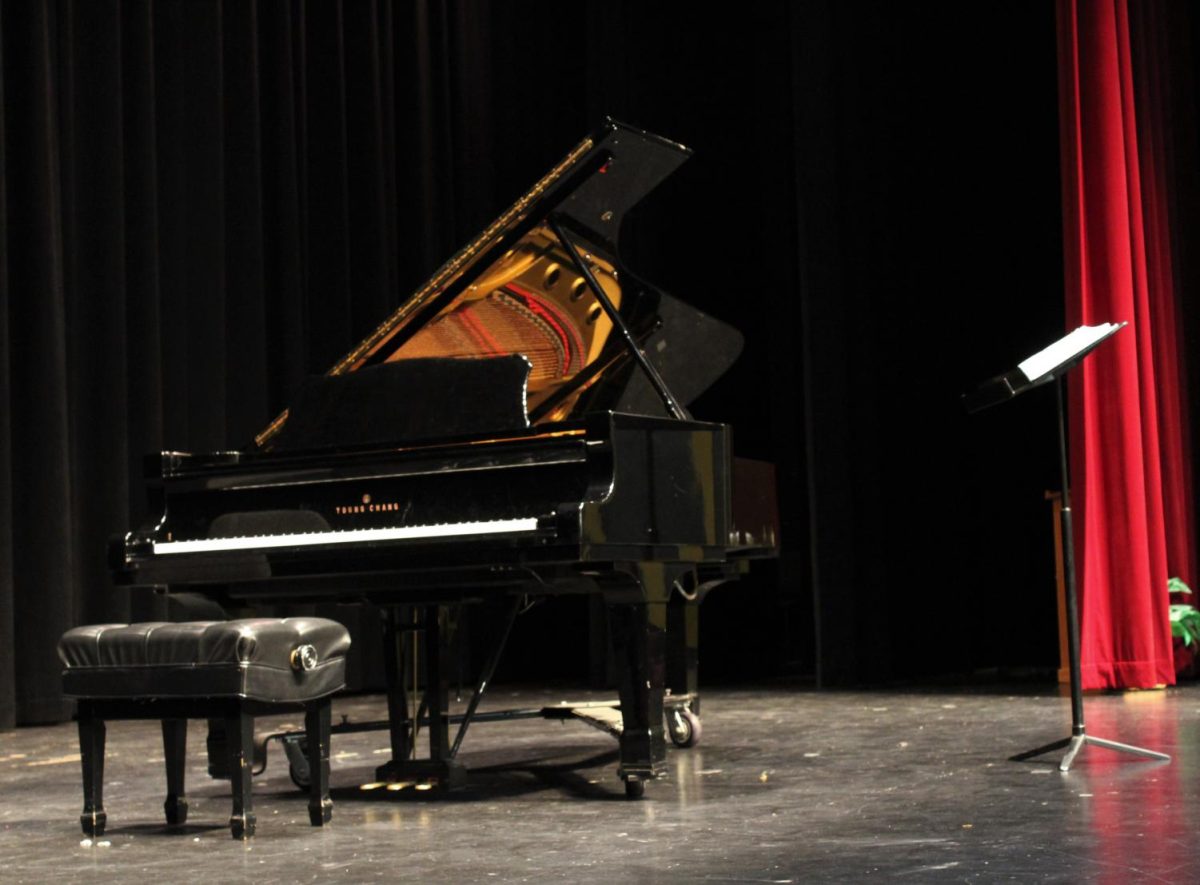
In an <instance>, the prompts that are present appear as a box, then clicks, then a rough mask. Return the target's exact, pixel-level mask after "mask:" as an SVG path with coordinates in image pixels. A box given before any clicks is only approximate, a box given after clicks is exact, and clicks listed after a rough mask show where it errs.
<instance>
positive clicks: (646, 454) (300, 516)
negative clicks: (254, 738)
mask: <svg viewBox="0 0 1200 885" xmlns="http://www.w3.org/2000/svg"><path fill="white" fill-rule="evenodd" d="M687 155H688V151H687V149H686V148H683V147H682V146H680V145H677V144H674V143H672V142H669V141H666V140H664V139H661V138H658V137H656V136H653V135H649V134H647V133H644V132H641V131H638V130H634V129H631V128H629V127H626V126H623V125H621V124H617V123H613V122H609V123H606V125H605V126H604V127H602V129H601V130H600V131H598V132H597V133H596V134H594V135H593V136H591V137H590V138H588V139H585V140H584V141H583V142H582V143H580V144H579V145H578V146H576V147H575V148H574V149H573V150H572V151H571V152H570V153H569V154H568V155H567V157H566V158H565V159H564V160H563V161H562V162H561V163H559V164H558V165H557V166H555V167H554V169H552V170H551V171H550V172H549V173H548V174H547V175H546V176H545V177H544V178H543V179H542V180H541V181H539V182H538V183H537V184H536V185H534V187H533V188H532V189H531V190H530V191H529V192H528V193H526V194H525V195H524V196H522V197H521V198H520V199H519V200H518V201H517V202H516V203H515V204H514V205H513V206H512V207H510V208H509V209H508V210H507V211H506V212H505V213H504V214H503V215H502V216H501V217H500V218H499V219H498V220H497V221H496V222H495V223H493V224H492V225H491V226H490V227H488V228H487V230H485V231H484V232H483V233H482V234H481V235H480V236H479V237H477V238H476V239H475V240H474V241H473V242H471V243H470V244H468V245H467V246H466V247H465V248H464V249H462V250H461V251H460V252H459V253H458V254H457V255H455V256H454V257H453V258H452V259H451V260H450V261H448V262H447V263H446V264H445V265H443V266H442V267H441V268H440V269H439V270H438V271H437V272H436V273H435V274H434V276H433V277H432V278H431V279H430V280H429V281H428V282H427V283H426V284H425V285H424V286H422V287H421V289H420V290H418V291H417V292H416V293H415V294H414V295H413V296H412V297H411V298H409V299H408V300H407V301H405V302H404V303H403V304H402V305H401V306H400V308H399V309H398V310H397V311H396V312H395V313H394V314H393V315H392V316H391V317H389V318H388V319H387V320H386V321H385V322H384V323H383V324H382V325H381V326H380V327H379V328H378V329H376V330H375V331H374V332H373V333H372V334H371V335H369V336H368V337H367V338H366V339H365V340H364V341H363V342H362V343H361V344H360V345H359V346H357V347H356V348H354V349H353V350H352V351H351V352H350V353H348V354H347V355H346V356H345V357H344V358H343V359H342V360H340V361H339V362H338V363H337V365H335V366H334V367H333V368H332V370H331V371H330V373H329V374H328V375H327V376H324V377H323V378H318V379H310V381H309V382H308V384H307V385H306V386H305V388H304V389H303V390H302V391H301V393H300V395H299V396H298V397H297V399H296V400H295V401H294V402H293V404H292V407H291V409H289V411H287V412H284V413H283V414H281V415H280V416H279V417H278V418H276V419H275V420H274V421H273V422H272V423H271V424H270V425H269V426H268V427H266V428H265V429H264V430H263V432H262V433H260V434H259V435H258V436H257V437H256V439H255V442H254V445H252V446H250V447H248V448H247V449H246V450H243V451H231V452H220V453H215V454H184V453H179V452H166V453H163V454H162V455H161V456H157V457H155V458H154V459H151V460H150V461H149V462H148V469H147V479H148V481H149V484H150V498H151V507H152V518H151V520H150V521H149V522H148V523H147V525H146V526H145V527H143V528H140V529H136V530H134V531H131V532H130V533H128V534H127V535H126V536H125V537H123V538H119V539H115V540H114V543H113V548H112V553H111V558H112V565H113V570H114V574H115V576H116V579H117V581H118V582H119V583H122V584H128V585H139V586H153V587H159V588H163V589H164V590H166V591H168V592H171V591H176V590H188V591H192V592H200V593H204V594H207V595H209V596H211V597H213V598H214V599H217V600H220V601H233V602H238V603H241V602H245V601H284V600H318V599H332V600H338V601H362V602H364V603H367V604H371V605H376V606H379V607H380V608H381V609H382V610H383V612H384V614H385V619H386V624H387V628H388V635H387V639H386V646H385V658H386V659H387V668H388V673H387V679H388V692H389V722H388V723H387V726H388V727H389V728H390V732H391V747H392V760H391V762H390V763H389V764H388V765H385V766H384V767H383V769H381V771H380V774H379V776H380V778H381V779H413V778H414V777H419V778H424V779H428V780H435V781H437V782H439V783H441V784H443V785H451V784H453V783H454V782H455V781H456V780H457V779H458V778H459V776H460V775H461V767H460V766H459V765H458V763H457V762H456V761H455V757H456V755H457V752H458V748H459V746H460V744H461V742H462V738H463V736H464V734H465V731H466V727H467V726H468V725H469V724H470V722H471V721H472V717H473V715H474V714H475V708H476V705H477V704H478V702H479V699H480V697H481V696H482V694H483V692H484V691H485V690H486V688H487V684H488V682H489V680H490V678H491V675H492V671H493V670H494V667H495V663H496V660H497V659H498V656H499V654H500V650H501V649H502V647H503V643H504V640H505V639H506V637H507V634H508V629H509V627H510V626H511V623H512V619H513V618H514V617H515V616H516V614H517V612H518V610H519V608H520V604H521V600H522V599H523V598H525V597H528V596H530V595H547V594H559V593H590V594H597V595H599V596H600V597H602V598H603V599H604V600H605V602H606V604H607V605H608V612H609V622H610V630H611V632H612V640H613V646H614V649H615V654H616V656H617V670H618V676H619V691H620V712H619V716H618V717H616V719H617V721H615V722H613V721H610V720H612V719H613V717H607V718H606V717H604V716H595V715H591V714H588V713H587V712H586V711H585V712H581V711H576V714H577V715H579V716H580V717H581V718H585V719H588V720H589V721H592V722H593V724H595V723H596V722H601V723H602V727H606V728H609V729H610V730H611V731H613V733H615V734H618V735H619V741H620V768H619V774H620V776H621V778H622V779H623V780H624V781H625V785H626V791H627V793H628V794H629V795H631V796H637V795H641V792H642V790H643V786H644V783H645V782H646V781H647V780H648V779H651V778H653V777H655V776H657V775H658V774H660V773H661V771H662V766H663V760H664V757H665V741H664V727H663V726H664V712H665V713H666V715H667V717H668V719H667V723H668V726H669V733H670V735H671V737H672V738H673V739H674V740H675V741H676V742H677V743H680V744H687V743H689V742H690V741H692V740H694V738H695V736H696V734H697V729H698V724H699V720H698V718H697V717H698V714H699V696H698V694H697V693H696V679H695V668H696V647H695V645H696V622H695V619H696V616H697V615H696V608H697V605H698V603H699V600H700V599H701V598H702V597H703V595H704V594H705V593H706V592H707V591H708V590H709V589H711V588H712V587H714V586H716V585H717V584H719V583H722V582H723V581H725V580H728V579H730V578H731V577H734V576H736V574H737V572H738V570H739V563H740V562H742V561H744V560H743V557H744V556H745V555H747V554H754V553H763V552H767V551H769V550H770V549H771V548H772V547H773V546H774V543H775V538H774V528H773V523H772V521H771V514H768V516H767V517H765V518H764V519H763V520H762V524H761V525H757V526H754V527H748V526H742V527H737V526H734V525H733V523H732V513H733V512H734V506H733V500H732V489H731V475H732V474H731V467H730V464H731V452H730V440H729V429H728V428H727V427H726V426H724V425H721V424H712V423H706V422H699V421H694V420H691V419H690V417H689V416H688V415H687V413H686V411H685V409H684V406H683V405H682V404H681V403H682V402H686V401H689V400H690V399H692V398H693V397H694V396H695V395H696V394H697V393H699V392H700V390H702V389H704V387H706V386H707V385H708V384H709V383H711V381H712V380H714V379H715V378H716V377H717V376H718V375H719V374H721V372H723V371H724V370H725V368H726V367H727V366H728V364H729V362H731V361H732V359H733V358H734V357H735V356H736V353H737V351H738V349H739V348H740V336H738V334H737V333H736V332H735V331H733V330H732V329H730V328H729V327H727V326H724V325H723V324H721V323H718V322H717V321H715V320H713V319H711V318H709V317H706V316H705V315H703V314H701V313H699V312H698V311H695V310H693V309H691V308H688V307H686V306H685V305H683V304H681V303H680V302H678V301H675V300H674V299H672V298H670V297H669V296H667V295H666V294H664V293H662V292H660V291H658V290H657V289H655V288H654V287H652V286H650V285H648V284H647V283H645V282H643V281H641V280H639V279H638V278H637V277H636V276H634V275H633V274H631V273H630V272H629V271H628V270H627V269H626V268H625V267H624V266H623V265H622V264H621V262H620V259H619V250H618V245H617V244H618V236H619V231H620V226H621V222H622V220H623V219H624V217H625V214H626V212H627V211H628V209H629V208H631V207H632V206H633V205H634V204H635V203H637V202H638V201H639V200H640V199H641V198H642V197H643V196H644V195H645V194H646V193H647V192H648V191H649V190H651V189H652V188H653V187H654V186H655V185H657V184H658V182H660V181H661V180H662V179H663V178H665V177H666V176H667V175H669V174H670V173H671V172H672V171H673V170H674V169H675V168H676V167H677V166H678V165H679V164H680V163H681V162H683V160H684V159H686V157H687ZM674 336H679V337H674ZM697 337H698V338H700V339H702V341H703V347H704V352H703V355H702V358H698V357H700V356H701V355H700V354H698V353H695V352H692V353H691V354H688V351H687V348H686V347H681V346H680V339H681V338H683V339H686V338H697ZM651 357H653V359H651ZM660 368H661V371H660ZM663 375H667V376H669V377H668V378H666V379H664V377H663ZM668 382H670V384H669V385H668ZM673 390H674V393H673ZM487 600H506V602H505V605H506V607H507V611H508V615H507V617H506V619H504V622H503V626H502V628H501V629H500V630H498V636H497V641H496V645H495V649H494V652H493V654H492V655H491V657H490V659H489V660H488V662H487V663H486V664H485V666H484V668H483V672H482V673H481V674H480V680H479V683H478V686H477V688H476V691H475V694H474V695H473V697H472V699H471V703H470V705H469V707H468V710H467V712H466V714H465V715H463V716H459V717H454V718H455V719H457V720H458V721H459V730H458V734H457V736H456V737H455V738H454V739H453V741H451V735H450V729H449V726H450V725H451V724H452V717H450V715H449V712H448V702H447V667H446V663H445V656H446V655H447V654H448V646H449V643H450V641H451V639H452V636H451V633H452V632H453V627H454V624H455V623H456V621H457V617H456V612H457V607H458V606H460V605H461V604H463V603H468V602H476V601H487ZM416 631H420V632H422V634H423V636H424V637H425V641H423V642H422V643H421V646H422V649H423V651H424V654H425V657H424V674H423V675H424V685H425V688H424V690H423V692H422V693H421V694H422V698H421V707H420V709H421V711H422V712H418V713H416V714H414V713H413V711H412V710H411V709H410V706H409V700H410V699H409V697H408V695H407V693H406V688H405V684H406V679H405V674H404V669H405V664H406V655H405V653H404V648H405V642H406V638H407V637H408V636H409V635H410V634H412V633H414V632H416ZM667 689H670V692H669V694H668V693H667ZM664 695H665V696H666V701H665V702H664ZM664 703H665V705H666V709H665V711H664ZM418 722H421V723H425V722H427V723H428V731H429V740H430V750H429V756H428V758H425V759H413V758H411V757H412V756H413V755H414V754H413V750H414V746H413V744H414V738H415V735H416V730H417V723H418Z"/></svg>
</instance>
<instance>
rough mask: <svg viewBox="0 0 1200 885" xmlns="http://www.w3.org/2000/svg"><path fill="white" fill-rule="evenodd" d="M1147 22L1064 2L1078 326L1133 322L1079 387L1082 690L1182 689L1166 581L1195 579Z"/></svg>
mask: <svg viewBox="0 0 1200 885" xmlns="http://www.w3.org/2000/svg"><path fill="white" fill-rule="evenodd" d="M1139 6H1142V5H1141V4H1139ZM1145 6H1153V4H1146V5H1145ZM1139 15H1140V19H1138V20H1137V21H1135V22H1133V23H1132V26H1131V21H1130V11H1129V7H1128V6H1127V4H1126V2H1125V0H1103V2H1096V3H1087V2H1079V0H1061V2H1060V3H1059V41H1060V52H1059V65H1060V102H1061V105H1060V109H1061V124H1062V151H1063V207H1064V239H1065V256H1064V259H1065V273H1066V298H1067V325H1068V327H1069V328H1071V327H1074V326H1076V325H1079V324H1093V323H1099V322H1106V321H1108V322H1119V321H1128V322H1129V324H1130V326H1129V328H1128V329H1127V330H1124V331H1122V332H1121V333H1120V334H1118V335H1117V336H1116V337H1115V338H1114V339H1113V341H1112V343H1111V344H1108V345H1106V346H1104V347H1102V348H1101V349H1100V350H1098V351H1097V353H1096V354H1095V355H1094V356H1093V357H1091V358H1090V359H1088V360H1085V361H1084V363H1083V364H1082V365H1081V367H1080V368H1079V369H1078V370H1076V371H1075V372H1074V373H1073V376H1072V378H1071V388H1070V405H1071V461H1072V463H1071V470H1072V478H1073V492H1074V499H1075V510H1076V538H1075V543H1076V547H1077V550H1078V554H1079V555H1078V556H1077V562H1078V563H1079V570H1078V579H1079V591H1080V603H1081V630H1082V664H1083V679H1084V687H1085V688H1120V687H1148V686H1153V685H1159V684H1164V683H1167V684H1169V683H1172V682H1173V681H1174V667H1173V661H1172V652H1171V633H1170V624H1169V620H1168V617H1167V607H1168V596H1167V590H1166V585H1167V579H1168V577H1171V576H1176V575H1177V576H1179V577H1182V578H1184V579H1185V580H1188V581H1190V580H1192V578H1193V577H1194V558H1195V552H1194V540H1193V538H1194V524H1195V523H1194V512H1193V506H1192V499H1191V468H1190V457H1191V455H1190V451H1189V445H1190V441H1189V437H1188V420H1189V419H1188V414H1187V406H1186V396H1185V376H1184V371H1183V367H1182V365H1181V359H1182V350H1181V348H1180V344H1179V334H1180V333H1179V323H1178V316H1177V315H1178V311H1179V307H1178V300H1177V299H1178V293H1177V291H1176V286H1175V283H1174V278H1175V277H1174V266H1175V262H1174V260H1173V256H1172V252H1171V213H1172V207H1171V205H1170V200H1169V195H1170V180H1169V177H1168V176H1169V158H1170V145H1169V143H1168V139H1167V134H1168V129H1167V125H1166V124H1167V119H1168V115H1169V113H1170V104H1169V96H1168V95H1167V94H1166V78H1165V76H1164V74H1165V72H1166V70H1167V62H1166V59H1165V58H1164V55H1163V54H1162V53H1163V51H1164V50H1165V45H1164V43H1165V33H1164V31H1163V30H1162V28H1161V22H1160V21H1158V20H1157V19H1155V18H1154V16H1153V15H1152V14H1147V12H1146V10H1145V9H1144V7H1143V9H1142V10H1140V11H1139Z"/></svg>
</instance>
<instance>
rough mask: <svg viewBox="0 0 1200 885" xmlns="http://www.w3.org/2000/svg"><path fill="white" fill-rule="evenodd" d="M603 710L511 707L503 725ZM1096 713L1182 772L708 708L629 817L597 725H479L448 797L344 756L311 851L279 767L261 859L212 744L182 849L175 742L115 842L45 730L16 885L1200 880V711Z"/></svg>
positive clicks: (967, 712)
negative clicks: (167, 765)
mask: <svg viewBox="0 0 1200 885" xmlns="http://www.w3.org/2000/svg"><path fill="white" fill-rule="evenodd" d="M587 697H591V695H589V693H587V692H558V691H554V692H548V691H541V690H538V691H532V690H521V691H514V690H507V689H505V688H503V687H500V688H497V689H496V691H495V693H494V695H493V696H492V697H491V699H490V702H489V703H488V704H487V705H485V707H487V708H490V709H500V708H504V707H509V706H512V707H531V706H539V705H542V704H545V703H555V702H557V701H560V700H564V699H571V700H579V699H584V698H587ZM596 697H599V696H596ZM1086 711H1087V723H1088V731H1089V733H1091V734H1094V735H1096V736H1098V737H1104V738H1110V739H1114V740H1120V741H1123V742H1126V743H1132V744H1137V745H1141V746H1143V747H1148V748H1151V749H1157V750H1161V751H1164V752H1167V753H1170V754H1171V755H1172V757H1173V759H1172V761H1171V762H1169V763H1163V762H1152V761H1145V760H1142V759H1139V758H1136V757H1133V756H1127V755H1124V754H1117V753H1113V752H1111V751H1109V750H1105V749H1101V748H1096V747H1087V748H1085V749H1084V750H1083V751H1082V752H1081V754H1080V755H1079V757H1078V758H1077V760H1076V762H1075V766H1074V767H1073V768H1072V770H1071V771H1070V772H1069V773H1067V774H1065V775H1064V774H1060V773H1059V772H1058V770H1057V763H1058V758H1059V757H1058V755H1053V756H1048V757H1045V758H1043V759H1039V760H1036V761H1033V762H1010V761H1008V757H1009V756H1011V755H1013V754H1015V753H1018V752H1020V751H1022V750H1027V749H1031V748H1033V747H1035V746H1039V745H1041V744H1044V743H1047V742H1049V741H1052V740H1054V739H1056V738H1060V737H1065V736H1066V734H1067V733H1068V731H1069V724H1070V723H1069V718H1070V709H1069V702H1068V700H1067V699H1066V698H1065V697H1060V696H1058V695H1055V694H1052V693H1051V690H1050V689H1047V690H1045V691H1043V692H1041V693H1038V692H1036V691H1031V690H1029V689H1018V690H1015V691H1009V690H1003V689H991V688H987V689H978V690H975V689H935V690H917V689H913V690H908V691H895V692H828V693H817V692H813V691H804V690H799V689H797V690H790V689H787V688H772V689H760V688H756V689H745V690H730V689H725V690H712V691H709V692H708V693H707V694H706V695H705V697H704V716H703V726H704V732H703V738H702V742H701V745H700V746H698V747H695V748H693V749H690V750H674V749H673V750H672V751H671V752H670V755H669V759H668V767H669V771H670V775H669V777H668V778H667V779H665V780H662V781H657V782H654V783H652V784H650V785H649V786H648V788H647V790H646V798H645V799H643V800H641V801H628V800H626V799H625V797H624V791H623V788H622V784H621V782H620V781H619V780H618V779H617V777H616V773H615V772H616V752H615V742H614V741H613V739H612V738H610V737H609V736H607V735H606V734H604V733H602V732H600V731H597V730H594V729H591V728H588V727H587V726H585V725H583V724H579V723H574V722H569V723H557V722H547V721H543V720H522V721H515V722H506V723H495V724H492V723H485V724H478V725H476V726H474V727H472V729H471V731H470V733H469V735H468V737H467V739H466V741H465V743H464V745H463V752H462V756H461V758H462V759H463V761H464V762H465V763H466V764H467V765H468V766H470V767H471V768H472V769H474V771H473V773H472V775H471V776H470V780H469V785H468V786H467V787H466V788H465V789H462V790H460V791H456V792H454V793H451V794H449V795H442V796H439V795H438V794H436V793H433V792H418V791H416V790H415V789H411V788H410V789H405V790H401V791H389V790H387V789H373V790H362V789H360V785H362V784H364V783H369V782H371V781H373V779H374V778H373V774H372V772H373V770H374V767H375V765H377V764H379V763H380V762H381V761H383V760H385V759H386V758H387V755H388V754H387V751H386V749H385V748H386V746H387V738H386V734H385V733H384V732H373V733H360V734H350V735H344V736H335V738H334V743H333V753H334V758H333V762H332V782H333V786H334V790H333V798H334V817H333V822H332V824H331V825H329V826H327V827H325V828H324V829H313V828H311V827H309V825H308V816H307V811H306V806H305V798H304V796H303V795H301V794H300V793H298V792H297V791H296V790H295V789H294V788H293V786H292V784H291V781H290V780H289V777H288V771H287V762H286V759H285V757H284V754H283V753H282V751H281V749H280V748H279V746H278V744H275V743H273V744H272V748H271V755H270V759H269V765H268V768H267V770H266V772H265V773H264V774H263V775H262V776H261V777H258V778H256V779H255V810H256V812H257V815H258V835H257V836H256V837H255V838H254V839H253V840H251V841H250V842H248V843H246V844H242V843H239V842H235V841H233V840H232V839H231V838H230V835H229V830H228V828H227V827H226V820H227V818H228V815H229V799H228V797H227V793H226V790H227V785H225V784H223V783H220V782H216V781H212V780H210V779H209V778H208V776H207V774H206V773H205V771H206V762H205V745H204V738H205V730H204V724H203V723H201V722H194V723H192V724H191V727H190V730H189V735H188V737H189V750H188V755H189V757H190V765H189V769H188V778H189V790H188V798H189V802H190V805H191V809H190V818H189V823H188V824H187V826H185V827H182V828H179V829H175V830H172V829H169V828H167V827H166V826H165V825H164V824H163V823H162V800H163V792H164V779H163V773H162V748H161V741H160V737H159V731H158V728H157V725H156V724H154V723H140V722H118V723H113V724H112V725H110V727H109V736H108V756H107V771H106V778H105V807H106V810H107V812H108V832H107V833H106V834H105V835H104V836H103V837H102V839H100V840H97V841H96V842H91V841H89V840H85V839H83V837H82V835H81V832H80V829H79V822H78V821H79V813H80V809H81V807H82V793H81V787H80V770H79V762H78V758H79V757H78V746H77V744H76V732H75V728H74V725H73V724H71V723H67V724H63V725H58V726H53V727H41V728H23V729H19V730H17V731H14V732H7V733H4V734H0V797H2V800H3V801H2V802H0V859H2V860H0V863H2V864H3V866H2V867H0V880H3V881H4V882H39V883H40V882H47V881H52V880H54V881H65V882H84V881H86V882H128V881H136V880H140V881H143V882H152V881H153V882H159V881H162V882H174V881H182V880H184V879H187V880H205V879H207V880H208V881H212V882H228V881H241V880H246V881H251V880H252V881H254V882H256V883H270V882H281V883H295V882H303V881H347V882H367V881H376V880H380V881H390V880H396V879H401V878H410V877H411V878H412V879H413V880H421V879H424V880H429V879H432V880H437V881H447V882H505V881H530V882H542V881H551V880H570V881H579V882H601V881H604V882H611V881H623V880H624V881H664V882H674V881H696V880H701V881H712V882H775V883H783V882H814V881H849V882H857V881H866V880H889V881H890V880H892V879H897V880H901V881H911V882H922V883H924V882H941V881H946V882H993V881H1010V880H1011V881H1020V882H1032V881H1037V882H1080V881H1099V882H1114V883H1117V882H1119V883H1123V885H1124V883H1137V882H1197V881H1200V849H1198V844H1200V842H1198V829H1197V825H1196V819H1197V815H1198V814H1200V801H1198V800H1200V729H1198V726H1200V687H1196V686H1187V687H1184V688H1177V689H1170V690H1168V691H1157V692H1139V693H1130V694H1124V695H1098V696H1089V697H1088V698H1087V701H1086ZM342 714H346V715H349V716H351V717H352V719H373V718H382V716H383V715H384V704H383V700H382V699H381V698H378V697H366V698H347V699H342V700H339V701H337V702H335V704H334V717H335V721H337V719H338V717H339V716H341V715H342ZM288 721H289V720H286V719H264V720H260V721H259V730H260V731H261V730H265V729H270V728H274V727H276V726H278V725H280V724H283V723H285V722H288ZM290 721H291V722H295V723H297V724H298V720H296V719H293V720H290Z"/></svg>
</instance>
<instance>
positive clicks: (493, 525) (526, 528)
mask: <svg viewBox="0 0 1200 885" xmlns="http://www.w3.org/2000/svg"><path fill="white" fill-rule="evenodd" d="M536 530H537V517H533V516H531V517H526V518H522V519H489V520H484V521H480V522H450V523H443V524H440V525H407V526H390V527H387V528H376V529H347V530H345V531H330V532H303V533H298V534H290V535H257V536H253V537H241V538H200V539H197V540H192V541H155V542H154V552H155V553H156V554H161V555H166V554H172V553H207V552H214V551H224V550H265V549H269V548H272V547H315V546H323V545H326V544H358V543H363V542H366V541H399V540H409V539H414V538H457V537H463V536H468V535H499V534H512V533H520V532H533V531H536Z"/></svg>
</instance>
